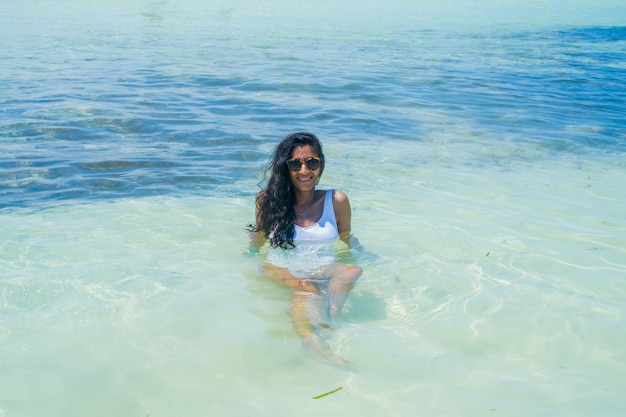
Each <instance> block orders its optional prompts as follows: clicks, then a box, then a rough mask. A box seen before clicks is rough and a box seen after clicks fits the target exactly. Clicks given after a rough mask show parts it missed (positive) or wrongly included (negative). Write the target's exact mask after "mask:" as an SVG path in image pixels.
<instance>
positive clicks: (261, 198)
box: [256, 190, 267, 207]
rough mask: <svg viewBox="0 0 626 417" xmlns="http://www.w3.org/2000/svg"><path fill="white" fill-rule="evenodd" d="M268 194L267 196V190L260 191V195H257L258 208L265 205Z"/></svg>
mask: <svg viewBox="0 0 626 417" xmlns="http://www.w3.org/2000/svg"><path fill="white" fill-rule="evenodd" d="M266 194H267V191H266V190H261V191H259V193H258V194H257V195H256V205H257V206H259V207H260V206H261V205H263V202H264V201H265V198H266Z"/></svg>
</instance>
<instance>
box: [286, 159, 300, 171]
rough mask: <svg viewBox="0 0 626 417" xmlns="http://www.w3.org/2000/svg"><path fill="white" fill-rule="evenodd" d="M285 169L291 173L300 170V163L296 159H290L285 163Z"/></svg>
mask: <svg viewBox="0 0 626 417" xmlns="http://www.w3.org/2000/svg"><path fill="white" fill-rule="evenodd" d="M287 167H288V168H289V169H290V170H292V171H299V170H300V161H298V160H297V159H292V160H291V161H287Z"/></svg>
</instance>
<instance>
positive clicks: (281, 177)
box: [249, 132, 325, 249]
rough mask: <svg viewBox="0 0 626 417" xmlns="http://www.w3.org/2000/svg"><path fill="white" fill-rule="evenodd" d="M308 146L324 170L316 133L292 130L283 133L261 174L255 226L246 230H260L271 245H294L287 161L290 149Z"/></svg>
mask: <svg viewBox="0 0 626 417" xmlns="http://www.w3.org/2000/svg"><path fill="white" fill-rule="evenodd" d="M306 145H309V146H311V147H312V148H313V150H314V152H315V153H317V156H319V157H320V158H321V160H322V161H321V162H322V163H321V165H320V168H319V169H320V174H319V176H320V177H321V176H322V173H323V172H324V165H325V164H324V153H323V152H322V144H321V143H320V141H319V139H318V138H317V136H315V135H314V134H312V133H308V132H296V133H292V134H290V135H287V136H286V137H285V138H284V139H283V140H282V141H281V142H280V143H279V144H278V145H277V146H276V149H275V150H274V156H273V158H272V160H271V161H270V163H269V164H268V166H267V169H266V171H265V176H266V177H267V175H268V173H269V180H268V182H267V187H266V188H265V189H263V190H262V191H261V192H260V193H259V194H258V195H257V199H256V202H257V206H258V207H259V209H260V210H259V219H257V225H256V226H252V225H251V227H249V229H250V231H253V232H263V233H264V234H265V237H266V238H267V239H269V240H270V243H271V245H272V247H281V248H285V249H286V248H290V247H294V246H295V245H294V243H293V238H294V234H295V227H294V221H295V219H296V214H295V212H294V210H293V206H294V204H295V194H294V190H293V185H292V184H291V178H290V177H289V168H287V163H286V162H287V160H288V159H291V156H292V155H293V151H294V149H296V148H298V147H301V146H306Z"/></svg>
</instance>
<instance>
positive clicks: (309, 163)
mask: <svg viewBox="0 0 626 417" xmlns="http://www.w3.org/2000/svg"><path fill="white" fill-rule="evenodd" d="M302 164H304V165H306V167H307V169H310V170H311V171H315V170H316V169H318V168H319V167H320V165H321V164H322V158H320V157H319V156H311V157H308V158H304V159H298V158H294V159H288V160H287V167H288V168H289V169H290V170H292V171H300V168H301V167H302Z"/></svg>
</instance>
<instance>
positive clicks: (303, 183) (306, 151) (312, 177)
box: [289, 145, 324, 192]
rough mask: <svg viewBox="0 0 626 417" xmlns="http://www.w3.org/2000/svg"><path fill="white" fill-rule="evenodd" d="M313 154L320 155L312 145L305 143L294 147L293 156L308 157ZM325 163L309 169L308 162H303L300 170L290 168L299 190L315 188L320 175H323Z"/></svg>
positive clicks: (293, 180) (294, 182)
mask: <svg viewBox="0 0 626 417" xmlns="http://www.w3.org/2000/svg"><path fill="white" fill-rule="evenodd" d="M312 156H319V155H318V154H317V152H315V150H314V149H313V147H312V146H310V145H303V146H298V147H296V148H294V150H293V152H292V153H291V158H292V159H294V158H296V159H306V158H310V157H312ZM323 166H324V165H323V163H322V165H320V167H319V168H317V169H309V168H308V167H307V165H306V164H301V165H300V169H299V170H298V171H291V170H289V177H290V178H291V183H292V184H293V186H294V188H295V189H296V190H298V191H304V192H306V191H311V190H315V185H316V184H317V180H318V179H319V177H320V175H322V168H323Z"/></svg>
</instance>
